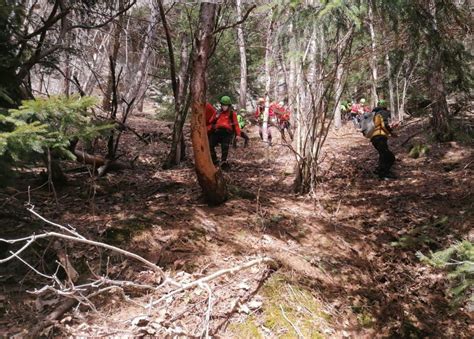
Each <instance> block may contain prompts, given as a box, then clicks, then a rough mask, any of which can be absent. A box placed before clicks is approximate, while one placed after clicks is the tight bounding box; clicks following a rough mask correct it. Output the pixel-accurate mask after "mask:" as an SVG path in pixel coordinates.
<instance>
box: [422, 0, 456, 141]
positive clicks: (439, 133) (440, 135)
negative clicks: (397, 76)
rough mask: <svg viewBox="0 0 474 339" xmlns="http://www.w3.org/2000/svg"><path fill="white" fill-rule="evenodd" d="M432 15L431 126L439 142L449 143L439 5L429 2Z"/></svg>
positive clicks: (430, 43) (430, 40) (429, 80)
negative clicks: (440, 44)
mask: <svg viewBox="0 0 474 339" xmlns="http://www.w3.org/2000/svg"><path fill="white" fill-rule="evenodd" d="M427 4H428V6H429V11H430V13H431V26H432V27H431V32H430V36H428V37H427V39H428V42H429V50H430V52H431V59H430V61H429V63H428V65H429V67H428V69H429V70H430V71H429V72H428V74H427V76H428V83H429V84H430V88H431V93H432V102H433V104H432V105H431V110H432V114H433V115H432V118H431V126H432V127H433V129H434V132H435V136H436V138H437V139H438V140H439V141H449V140H451V139H452V137H453V132H452V130H451V126H450V121H449V107H448V102H447V100H446V87H445V83H444V74H443V61H442V55H441V50H440V48H439V44H438V42H439V41H441V40H442V38H441V33H440V31H439V29H438V16H439V15H440V14H439V12H438V3H437V1H434V0H430V1H428V2H427Z"/></svg>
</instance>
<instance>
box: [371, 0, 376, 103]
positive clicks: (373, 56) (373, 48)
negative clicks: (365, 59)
mask: <svg viewBox="0 0 474 339" xmlns="http://www.w3.org/2000/svg"><path fill="white" fill-rule="evenodd" d="M369 32H370V41H371V44H370V47H371V55H370V68H371V70H372V73H371V74H372V91H371V99H370V104H371V106H372V107H374V106H375V105H376V104H377V101H378V95H377V82H378V74H377V51H376V47H377V46H376V41H375V38H376V36H375V28H374V13H373V2H372V0H369Z"/></svg>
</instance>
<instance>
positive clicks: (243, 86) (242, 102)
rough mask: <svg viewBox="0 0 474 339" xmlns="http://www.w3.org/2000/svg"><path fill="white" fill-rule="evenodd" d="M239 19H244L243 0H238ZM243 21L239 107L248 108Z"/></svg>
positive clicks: (240, 36)
mask: <svg viewBox="0 0 474 339" xmlns="http://www.w3.org/2000/svg"><path fill="white" fill-rule="evenodd" d="M237 20H239V21H240V20H242V0H237ZM243 25H244V24H243V23H242V24H240V25H238V26H237V42H238V44H239V54H240V93H239V94H240V97H239V108H240V109H242V108H243V109H246V108H247V54H246V53H245V38H244V29H243Z"/></svg>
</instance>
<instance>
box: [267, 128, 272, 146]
mask: <svg viewBox="0 0 474 339" xmlns="http://www.w3.org/2000/svg"><path fill="white" fill-rule="evenodd" d="M267 135H268V145H270V146H271V145H272V131H270V126H268V127H267Z"/></svg>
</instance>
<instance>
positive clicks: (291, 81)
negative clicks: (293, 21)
mask: <svg viewBox="0 0 474 339" xmlns="http://www.w3.org/2000/svg"><path fill="white" fill-rule="evenodd" d="M290 36H291V38H290V43H289V50H290V51H295V50H296V37H295V36H294V33H293V25H291V26H290ZM295 99H296V57H295V56H293V55H290V70H289V74H288V107H289V109H290V112H292V113H293V112H295V103H296V100H295ZM290 119H291V120H290V122H291V124H292V125H295V116H294V114H291V116H290Z"/></svg>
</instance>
